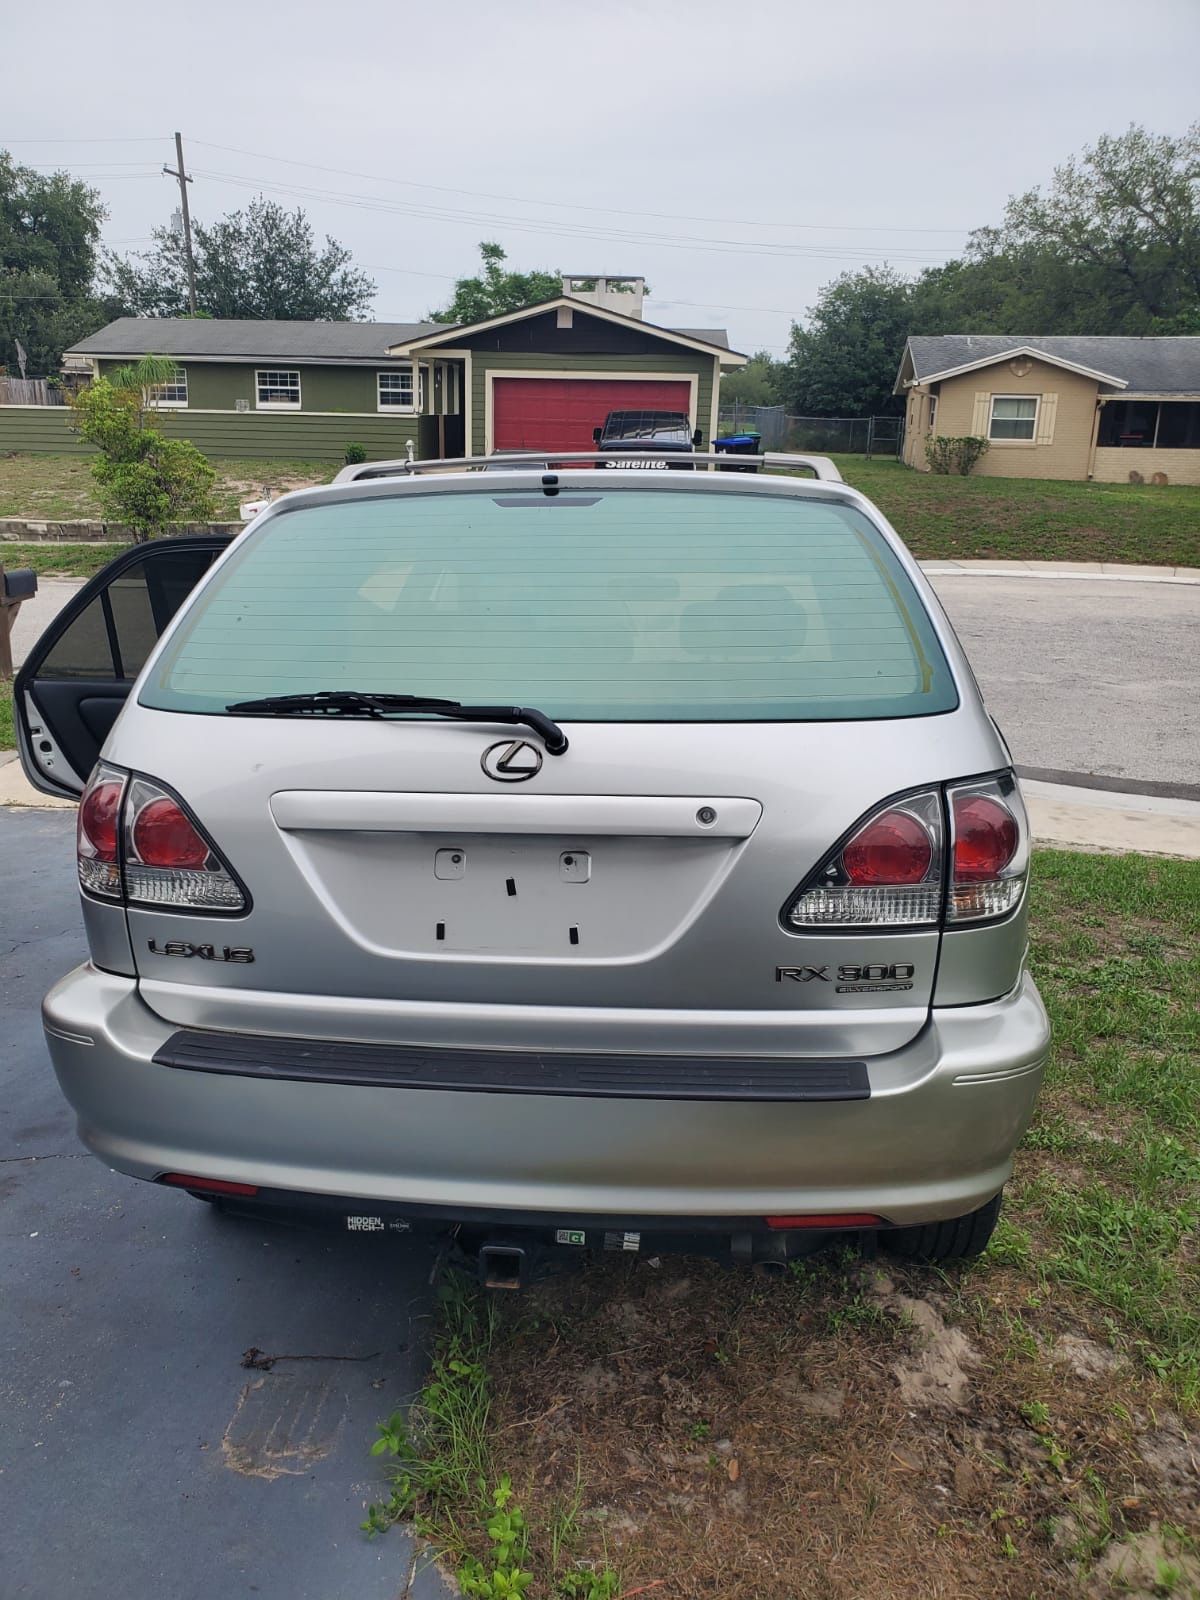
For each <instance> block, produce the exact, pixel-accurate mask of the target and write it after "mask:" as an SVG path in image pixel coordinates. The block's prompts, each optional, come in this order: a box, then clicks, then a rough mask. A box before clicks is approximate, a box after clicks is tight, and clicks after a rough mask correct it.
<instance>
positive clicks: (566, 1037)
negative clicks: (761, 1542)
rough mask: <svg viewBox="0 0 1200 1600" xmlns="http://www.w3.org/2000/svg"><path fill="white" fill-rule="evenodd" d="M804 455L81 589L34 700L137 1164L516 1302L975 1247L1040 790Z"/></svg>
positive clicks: (1013, 1024) (198, 549)
mask: <svg viewBox="0 0 1200 1600" xmlns="http://www.w3.org/2000/svg"><path fill="white" fill-rule="evenodd" d="M710 459H714V458H709V457H706V456H703V455H698V456H697V457H696V463H697V466H704V465H706V464H708V463H709V461H710ZM715 459H719V458H715ZM766 464H767V465H772V464H784V465H792V466H793V467H794V466H796V465H806V466H808V467H810V468H812V469H813V470H814V471H815V472H816V474H817V477H816V479H815V481H814V480H813V479H804V478H800V477H798V476H795V475H789V476H777V475H774V474H771V473H765V472H764V473H762V474H761V475H759V476H756V477H748V476H727V475H723V474H719V473H717V472H713V471H697V472H695V473H694V474H686V475H685V474H682V473H680V474H675V473H670V474H666V473H662V472H658V471H653V470H646V471H643V472H638V471H628V472H622V473H619V474H617V473H604V474H601V473H597V472H596V471H594V470H591V463H590V462H589V463H587V464H585V465H578V466H577V465H575V464H571V465H568V466H565V467H562V468H559V469H556V470H554V471H547V470H546V469H545V464H544V461H543V463H542V464H541V465H540V466H530V467H529V468H528V469H527V470H525V471H517V470H513V471H509V472H506V473H505V474H504V475H503V478H502V479H501V478H500V477H498V476H497V475H496V474H495V473H490V472H485V471H476V470H474V468H473V465H472V464H468V463H460V464H458V465H457V466H456V467H450V468H447V467H446V466H445V464H440V465H439V466H438V468H437V470H435V471H432V472H428V473H426V472H424V471H421V470H412V469H409V470H407V471H405V470H404V468H403V465H402V464H395V465H394V466H391V467H388V466H380V464H378V463H374V464H372V465H371V466H369V467H362V468H352V469H348V470H347V472H346V473H343V474H342V475H341V477H340V478H339V480H338V481H337V482H335V483H334V484H333V485H331V486H330V487H327V488H321V489H311V490H305V491H302V492H300V493H296V494H291V495H288V496H286V497H284V498H283V499H280V500H277V501H276V502H275V503H274V504H272V505H271V506H270V507H269V508H268V509H267V510H266V511H265V512H263V514H262V515H261V516H259V517H258V518H257V519H256V521H255V522H253V523H252V524H251V525H250V526H249V528H248V529H247V530H246V531H245V532H244V533H242V534H241V535H240V536H239V537H238V538H237V539H235V540H233V541H232V542H231V543H230V542H227V541H224V540H221V539H217V538H200V539H195V538H193V539H180V540H170V541H162V542H160V543H156V544H152V545H147V546H140V547H136V548H134V549H133V550H131V551H129V552H127V553H126V554H124V555H123V556H121V557H119V558H118V560H117V561H116V562H114V563H113V564H112V565H111V566H110V567H109V568H108V569H106V571H105V572H103V573H101V574H100V575H99V577H97V578H96V579H95V580H94V581H93V582H92V583H91V584H90V585H89V586H88V588H87V589H85V590H84V591H83V593H82V594H81V595H80V596H78V598H77V600H76V601H75V603H74V604H73V605H72V606H71V607H70V608H68V610H67V611H66V612H65V613H64V614H63V615H62V617H60V618H59V620H58V621H57V622H56V624H55V625H54V626H53V627H52V628H51V629H50V631H49V632H48V633H47V634H46V635H45V636H44V637H43V639H42V640H41V641H40V643H39V645H38V647H37V649H36V650H35V651H34V653H33V655H32V656H31V657H30V659H29V662H28V663H27V665H26V667H25V669H24V671H23V672H22V674H21V676H20V678H19V680H18V685H17V700H18V723H19V730H20V732H19V736H20V743H21V754H22V758H23V761H24V763H25V767H26V771H27V772H28V774H29V776H30V777H31V778H32V780H33V781H34V783H36V784H37V785H38V786H39V787H40V788H42V789H44V790H47V791H48V792H52V793H72V794H75V795H82V799H81V803H80V806H79V827H78V859H79V881H80V886H81V889H82V898H83V912H84V921H85V923H86V927H87V934H88V940H89V944H90V949H91V960H90V961H89V962H87V963H86V964H85V965H83V966H81V967H79V968H77V969H76V970H75V971H74V972H71V973H69V974H68V975H67V976H66V977H64V978H63V979H62V980H61V982H59V983H58V984H57V985H56V986H55V987H54V988H53V989H52V990H51V992H50V994H49V995H48V996H47V998H46V1002H45V1028H46V1037H47V1041H48V1044H49V1049H50V1054H51V1057H52V1059H53V1062H54V1067H55V1070H56V1072H57V1074H58V1077H59V1081H60V1083H61V1085H62V1088H63V1091H64V1093H65V1094H66V1096H67V1098H68V1099H69V1100H70V1101H71V1103H72V1105H73V1106H74V1107H75V1109H76V1111H77V1112H78V1115H79V1129H80V1134H81V1136H82V1138H83V1140H84V1141H85V1143H86V1144H87V1145H88V1146H89V1147H90V1148H91V1149H92V1150H93V1151H94V1152H95V1153H96V1154H97V1155H98V1156H100V1157H101V1158H102V1159H103V1160H104V1161H105V1162H107V1163H108V1164H109V1165H110V1166H112V1167H114V1168H116V1169H118V1170H120V1171H121V1172H125V1173H129V1174H131V1175H132V1176H134V1177H138V1178H145V1179H148V1180H150V1181H152V1182H156V1183H161V1184H168V1185H172V1186H175V1187H178V1188H182V1189H184V1190H187V1191H190V1192H191V1193H193V1194H196V1195H199V1196H202V1197H204V1198H207V1199H210V1200H211V1199H216V1200H218V1201H219V1202H221V1203H224V1204H225V1205H227V1206H242V1207H247V1206H249V1207H255V1208H268V1207H272V1206H280V1207H287V1208H288V1209H289V1210H290V1211H295V1210H297V1209H300V1210H304V1209H309V1210H312V1211H314V1212H318V1211H319V1212H322V1213H323V1214H324V1215H326V1216H327V1217H332V1218H333V1219H335V1220H336V1221H337V1223H338V1225H339V1226H341V1227H345V1228H348V1229H350V1230H351V1231H356V1232H381V1233H382V1232H387V1231H398V1232H406V1231H408V1230H409V1229H412V1228H415V1227H418V1226H422V1225H430V1226H435V1227H441V1228H444V1227H445V1226H446V1225H447V1224H450V1225H453V1226H454V1227H455V1229H456V1231H458V1232H459V1233H460V1235H461V1236H462V1237H464V1238H466V1237H471V1238H474V1239H475V1240H476V1241H480V1240H482V1241H483V1242H484V1246H485V1248H484V1258H485V1261H486V1263H487V1265H486V1271H487V1274H488V1276H489V1278H490V1280H491V1281H493V1282H508V1281H516V1280H517V1279H519V1277H520V1276H521V1272H522V1270H523V1264H524V1261H525V1260H526V1255H527V1253H528V1252H530V1251H532V1250H533V1249H535V1248H540V1247H542V1246H554V1245H555V1244H558V1245H561V1246H563V1247H565V1248H570V1249H575V1248H578V1247H579V1246H581V1245H582V1246H587V1247H601V1248H603V1247H607V1248H612V1249H621V1250H638V1249H641V1250H650V1249H659V1248H664V1247H666V1248H669V1247H670V1246H671V1245H672V1244H673V1243H681V1242H684V1241H685V1240H690V1241H692V1242H693V1243H694V1242H697V1241H699V1242H700V1243H702V1244H707V1246H708V1247H710V1248H713V1249H714V1250H732V1252H733V1254H734V1256H735V1258H737V1259H741V1260H760V1259H761V1260H771V1261H780V1260H784V1259H786V1258H787V1257H788V1256H790V1255H795V1254H798V1253H801V1252H803V1251H806V1250H807V1249H810V1248H812V1247H814V1246H815V1245H816V1244H817V1243H818V1242H823V1241H825V1240H827V1239H828V1238H829V1237H830V1235H831V1234H838V1233H845V1232H850V1233H851V1234H863V1233H864V1232H869V1233H877V1234H878V1237H879V1240H880V1242H881V1243H883V1244H884V1245H885V1246H888V1247H890V1248H892V1249H894V1250H896V1251H899V1252H900V1253H902V1254H906V1255H912V1256H918V1257H922V1258H925V1259H934V1260H938V1259H946V1258H948V1257H953V1256H961V1255H969V1254H973V1253H976V1252H978V1251H979V1250H981V1249H982V1248H983V1247H984V1245H985V1244H986V1242H987V1239H988V1237H989V1235H990V1233H991V1231H992V1228H993V1226H994V1224H995V1220H996V1216H997V1213H998V1210H999V1204H1000V1192H1001V1189H1002V1187H1003V1185H1004V1183H1005V1180H1006V1179H1007V1178H1008V1176H1009V1173H1010V1170H1011V1165H1012V1155H1013V1148H1014V1146H1015V1145H1016V1143H1017V1141H1018V1139H1019V1138H1020V1136H1021V1133H1022V1131H1023V1129H1024V1127H1025V1125H1026V1122H1027V1121H1028V1118H1029V1115H1030V1112H1031V1109H1032V1105H1033V1101H1034V1096H1035V1094H1036V1092H1037V1088H1038V1084H1039V1081H1040V1078H1041V1074H1042V1069H1043V1065H1044V1062H1045V1058H1046V1053H1047V1047H1048V1028H1047V1021H1046V1015H1045V1012H1044V1010H1043V1008H1042V1005H1041V1002H1040V1000H1039V998H1038V995H1037V992H1036V990H1035V988H1034V985H1033V982H1032V980H1031V979H1030V977H1029V974H1028V973H1027V971H1026V970H1025V954H1026V902H1027V895H1026V888H1027V877H1028V864H1029V829H1028V823H1027V821H1026V816H1025V811H1024V807H1023V806H1022V803H1021V796H1020V792H1019V789H1018V786H1017V782H1016V779H1015V777H1014V774H1013V769H1012V761H1011V757H1010V755H1009V752H1008V750H1007V748H1006V746H1005V743H1004V740H1003V739H1002V737H1001V736H1000V734H999V732H998V731H997V729H996V727H995V725H994V723H993V722H992V720H991V719H990V717H989V716H988V714H987V712H986V710H985V709H984V706H983V703H982V701H981V698H980V693H979V689H978V687H977V685H976V683H975V680H974V678H973V676H972V674H971V670H970V668H969V666H968V664H967V662H966V659H965V658H964V656H963V653H962V650H961V648H960V646H959V644H958V641H957V640H956V638H955V636H954V633H953V631H952V630H951V628H950V625H949V623H948V622H947V620H946V618H945V616H944V614H943V612H942V610H941V607H940V606H939V604H938V601H937V599H936V597H935V595H934V594H933V592H932V591H931V589H930V587H929V585H928V583H927V582H926V580H925V578H924V577H923V575H922V573H921V571H920V569H919V567H918V566H917V564H916V562H915V561H914V560H913V559H912V557H911V556H910V554H909V553H908V551H907V550H906V549H905V547H904V545H903V544H902V543H901V541H900V539H899V537H898V536H897V535H896V533H895V532H894V531H893V530H892V529H891V528H890V527H889V526H888V524H887V522H886V521H885V520H884V519H883V517H882V516H881V515H880V513H879V512H878V511H877V510H876V509H875V507H874V506H872V504H871V503H870V502H869V501H868V500H867V499H865V498H864V497H863V496H862V495H861V494H858V493H856V492H855V491H854V490H852V489H850V488H848V487H847V486H846V485H845V484H843V483H842V481H841V479H840V477H839V475H838V473H837V471H836V469H835V468H834V467H833V465H832V463H829V462H825V461H822V460H820V459H815V458H803V459H802V458H779V460H778V462H773V461H772V458H769V457H768V458H766ZM118 713H119V715H118ZM101 746H102V748H101ZM97 756H99V760H98V762H97V759H96V758H97ZM89 774H90V775H89Z"/></svg>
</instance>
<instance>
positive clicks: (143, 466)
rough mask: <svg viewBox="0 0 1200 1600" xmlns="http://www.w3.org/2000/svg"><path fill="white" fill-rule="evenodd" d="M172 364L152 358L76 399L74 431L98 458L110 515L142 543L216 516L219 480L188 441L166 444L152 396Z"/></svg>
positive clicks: (94, 472) (99, 482)
mask: <svg viewBox="0 0 1200 1600" xmlns="http://www.w3.org/2000/svg"><path fill="white" fill-rule="evenodd" d="M172 370H173V369H172V365H171V363H169V362H165V361H164V360H163V358H162V357H157V356H148V357H146V358H145V359H144V360H143V361H140V362H138V363H136V364H135V365H134V366H132V367H127V368H125V369H123V370H122V371H121V372H119V373H114V375H113V378H112V379H111V380H110V379H107V378H97V379H96V381H95V382H94V383H90V384H89V385H88V386H87V388H86V389H81V390H80V391H79V393H78V394H76V395H73V396H72V397H71V401H70V405H71V409H72V411H73V412H74V413H75V430H76V432H77V433H79V434H80V435H81V436H82V437H83V438H84V439H86V440H87V441H88V443H89V444H93V445H95V446H96V448H97V450H99V452H100V457H99V460H97V461H94V462H93V463H92V476H93V477H94V478H95V480H96V484H97V487H98V488H99V491H100V501H101V504H102V505H103V507H104V512H105V515H106V516H108V517H110V518H111V519H112V520H113V521H114V522H124V523H127V524H128V525H129V527H130V528H131V529H132V530H133V536H134V538H135V539H136V540H138V541H139V542H140V541H141V540H143V539H152V538H154V536H155V535H156V534H161V533H164V532H165V531H166V528H167V524H168V523H171V522H202V521H205V520H207V519H208V518H210V517H212V516H213V515H214V514H215V511H216V507H215V506H214V504H213V496H212V488H213V484H214V482H215V481H216V476H217V475H216V473H215V472H214V470H213V468H212V467H211V466H210V465H209V463H208V461H207V460H206V458H205V457H204V456H203V455H202V454H201V453H200V451H199V450H197V449H196V446H195V445H194V444H191V443H189V441H188V440H186V439H164V438H163V436H162V432H161V426H162V425H161V421H160V418H159V416H158V413H157V412H156V411H154V409H153V408H152V407H151V405H150V403H149V399H148V395H149V392H150V389H151V387H152V386H153V385H154V384H155V383H160V382H164V381H166V378H167V377H168V376H169V375H170V372H171V371H172Z"/></svg>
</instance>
